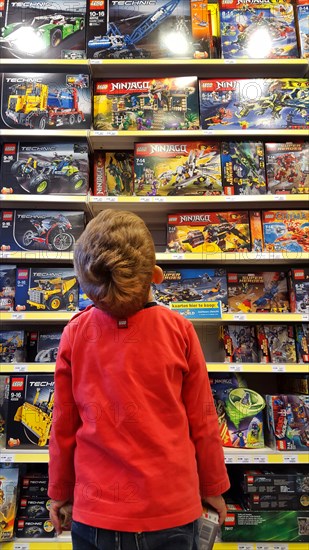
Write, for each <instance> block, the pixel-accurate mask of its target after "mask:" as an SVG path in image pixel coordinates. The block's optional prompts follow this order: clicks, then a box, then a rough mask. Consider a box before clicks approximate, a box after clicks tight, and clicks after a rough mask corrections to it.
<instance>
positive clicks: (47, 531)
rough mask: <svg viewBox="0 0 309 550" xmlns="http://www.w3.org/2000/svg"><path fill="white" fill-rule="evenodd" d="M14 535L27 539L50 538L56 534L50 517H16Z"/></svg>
mask: <svg viewBox="0 0 309 550" xmlns="http://www.w3.org/2000/svg"><path fill="white" fill-rule="evenodd" d="M15 536H16V537H17V538H27V539H32V538H34V539H36V538H40V539H41V538H44V539H50V538H53V537H55V536H56V531H55V528H54V526H53V524H52V522H51V521H50V519H39V518H28V519H27V518H17V519H16V533H15Z"/></svg>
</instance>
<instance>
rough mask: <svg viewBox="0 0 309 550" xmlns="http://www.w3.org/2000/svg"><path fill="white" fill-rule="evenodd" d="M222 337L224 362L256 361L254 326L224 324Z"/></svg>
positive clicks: (256, 350)
mask: <svg viewBox="0 0 309 550" xmlns="http://www.w3.org/2000/svg"><path fill="white" fill-rule="evenodd" d="M222 338H223V343H224V349H225V361H226V363H257V362H258V348H257V341H256V335H255V327H254V326H248V325H224V326H223V327H222Z"/></svg>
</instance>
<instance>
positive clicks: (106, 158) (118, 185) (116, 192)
mask: <svg viewBox="0 0 309 550" xmlns="http://www.w3.org/2000/svg"><path fill="white" fill-rule="evenodd" d="M133 178H134V157H133V151H95V152H94V165H93V187H94V189H93V193H94V195H96V196H100V195H101V196H102V195H103V196H109V195H110V196H130V195H133Z"/></svg>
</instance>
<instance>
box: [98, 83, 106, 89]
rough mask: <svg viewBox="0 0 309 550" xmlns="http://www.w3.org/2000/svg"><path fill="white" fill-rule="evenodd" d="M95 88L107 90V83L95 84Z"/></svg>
mask: <svg viewBox="0 0 309 550" xmlns="http://www.w3.org/2000/svg"><path fill="white" fill-rule="evenodd" d="M96 88H97V90H107V89H108V84H97V86H96Z"/></svg>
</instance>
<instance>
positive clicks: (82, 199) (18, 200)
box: [0, 193, 88, 209]
mask: <svg viewBox="0 0 309 550" xmlns="http://www.w3.org/2000/svg"><path fill="white" fill-rule="evenodd" d="M0 204H3V206H4V207H5V208H20V207H21V208H29V207H40V208H45V207H49V206H51V205H52V206H59V205H60V206H61V208H66V209H68V208H70V209H73V208H74V209H75V208H79V209H81V208H83V209H84V208H86V206H87V204H88V196H87V195H30V193H27V194H25V195H19V194H14V193H12V194H7V195H6V194H3V195H2V194H0Z"/></svg>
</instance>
